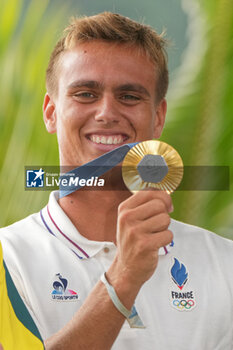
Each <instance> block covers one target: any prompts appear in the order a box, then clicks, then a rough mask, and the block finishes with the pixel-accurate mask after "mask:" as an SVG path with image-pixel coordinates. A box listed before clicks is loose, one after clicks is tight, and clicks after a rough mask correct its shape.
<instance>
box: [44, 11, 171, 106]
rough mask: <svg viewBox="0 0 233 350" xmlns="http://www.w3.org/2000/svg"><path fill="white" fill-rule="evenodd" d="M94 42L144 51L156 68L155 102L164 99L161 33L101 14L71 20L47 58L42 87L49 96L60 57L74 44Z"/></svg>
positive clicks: (164, 61)
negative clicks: (44, 81) (48, 59)
mask: <svg viewBox="0 0 233 350" xmlns="http://www.w3.org/2000/svg"><path fill="white" fill-rule="evenodd" d="M94 40H102V41H105V42H109V43H121V44H125V45H127V46H133V47H138V48H139V49H140V50H142V51H143V52H145V53H146V55H147V56H148V57H149V59H151V60H152V62H154V63H155V66H156V68H157V69H156V70H157V74H158V75H157V79H156V90H157V96H156V99H157V101H160V100H161V99H162V98H163V97H165V95H166V92H167V88H168V69H167V55H166V51H165V45H166V41H165V39H164V38H163V33H162V34H161V35H159V34H158V33H156V31H155V30H154V29H153V28H151V27H150V26H148V25H144V24H141V23H138V22H136V21H133V20H131V19H129V18H127V17H124V16H122V15H119V14H115V13H111V12H103V13H100V14H98V15H95V16H91V17H81V18H72V20H71V23H70V25H69V26H68V27H67V28H66V29H65V30H64V36H63V37H62V38H61V39H60V40H59V41H58V43H57V44H56V46H55V48H54V50H53V52H52V54H51V57H50V61H49V64H48V68H47V72H46V87H47V90H48V92H49V93H50V94H57V89H58V81H57V75H58V69H57V68H58V64H59V59H60V57H61V56H62V54H63V53H64V52H66V51H67V50H70V49H73V48H74V47H76V46H77V45H78V44H81V43H85V42H91V41H94ZM145 64H146V62H145Z"/></svg>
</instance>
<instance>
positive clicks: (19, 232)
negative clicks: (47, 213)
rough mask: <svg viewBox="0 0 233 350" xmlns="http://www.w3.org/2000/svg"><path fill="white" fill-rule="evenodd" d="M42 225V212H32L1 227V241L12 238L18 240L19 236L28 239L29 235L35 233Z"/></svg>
mask: <svg viewBox="0 0 233 350" xmlns="http://www.w3.org/2000/svg"><path fill="white" fill-rule="evenodd" d="M41 226H42V225H41V223H40V213H34V214H31V215H29V216H27V217H26V218H24V219H22V220H20V221H17V222H15V223H13V224H11V225H9V226H6V227H3V228H0V241H4V240H11V239H12V238H13V239H14V240H17V237H20V238H21V239H22V238H23V237H25V239H27V236H28V235H32V234H33V233H35V232H36V231H37V230H38V229H40V228H41Z"/></svg>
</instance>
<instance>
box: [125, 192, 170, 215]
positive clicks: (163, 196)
mask: <svg viewBox="0 0 233 350" xmlns="http://www.w3.org/2000/svg"><path fill="white" fill-rule="evenodd" d="M154 199H160V200H161V201H162V202H163V203H164V204H165V206H166V209H167V211H168V212H169V213H170V212H172V211H173V206H172V200H171V197H170V195H169V194H167V193H166V192H165V191H158V190H154V189H150V190H144V191H139V192H137V193H135V194H134V195H133V196H131V197H130V198H128V199H126V200H125V201H124V202H122V203H121V204H120V205H119V210H124V209H125V208H127V209H133V208H136V207H139V206H142V205H143V204H146V203H148V202H149V201H152V200H154Z"/></svg>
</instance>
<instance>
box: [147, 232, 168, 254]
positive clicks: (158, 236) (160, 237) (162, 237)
mask: <svg viewBox="0 0 233 350" xmlns="http://www.w3.org/2000/svg"><path fill="white" fill-rule="evenodd" d="M172 240H173V233H172V231H170V230H164V231H161V232H156V233H155V234H153V235H148V243H149V244H150V245H151V250H154V249H159V248H161V247H164V246H166V245H168V244H170V243H171V242H172Z"/></svg>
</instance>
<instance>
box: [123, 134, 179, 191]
mask: <svg viewBox="0 0 233 350" xmlns="http://www.w3.org/2000/svg"><path fill="white" fill-rule="evenodd" d="M183 172H184V166H183V162H182V159H181V157H180V155H179V154H178V152H177V151H176V150H175V149H174V148H173V147H172V146H170V145H168V144H167V143H165V142H161V141H157V140H149V141H143V142H140V143H138V144H137V145H135V146H134V147H133V148H131V149H130V150H129V152H128V153H127V154H126V156H125V158H124V160H123V164H122V177H123V180H124V182H125V185H126V186H127V187H128V189H129V190H130V191H131V192H133V193H134V192H137V191H139V190H142V189H145V188H148V187H154V188H157V189H158V190H163V191H166V192H167V193H169V194H170V193H172V192H173V191H175V189H176V188H177V187H178V186H179V184H180V182H181V180H182V177H183Z"/></svg>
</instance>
